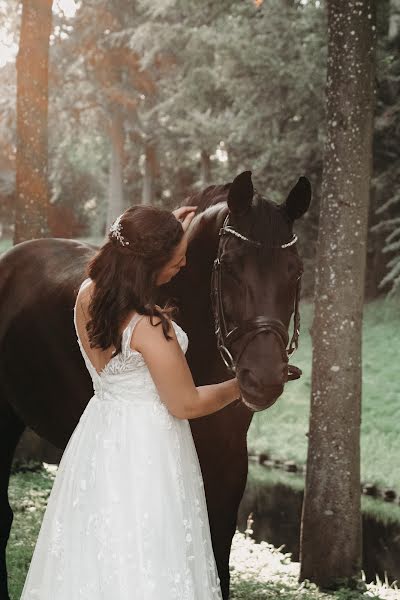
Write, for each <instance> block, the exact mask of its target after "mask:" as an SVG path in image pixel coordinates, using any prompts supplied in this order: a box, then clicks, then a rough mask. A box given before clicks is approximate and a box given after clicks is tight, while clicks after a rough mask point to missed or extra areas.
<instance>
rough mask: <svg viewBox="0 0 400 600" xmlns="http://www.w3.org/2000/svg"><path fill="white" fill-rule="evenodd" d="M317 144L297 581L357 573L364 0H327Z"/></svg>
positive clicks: (368, 12) (370, 15) (369, 84)
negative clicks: (322, 132)
mask: <svg viewBox="0 0 400 600" xmlns="http://www.w3.org/2000/svg"><path fill="white" fill-rule="evenodd" d="M327 8H328V27H329V34H328V74H327V120H328V124H327V140H326V146H325V164H324V174H323V186H322V201H321V216H320V225H319V239H318V254H317V278H316V285H315V317H314V323H313V327H312V340H313V365H312V393H311V416H310V428H309V448H308V459H307V476H306V490H305V499H304V505H303V516H302V531H301V574H300V579H301V580H304V579H306V578H307V579H310V580H311V581H313V582H315V583H317V584H318V585H320V586H323V587H336V586H337V585H338V584H339V583H347V584H351V581H352V579H356V578H357V577H358V576H359V574H360V567H361V516H360V410H361V326H362V314H363V299H364V298H363V295H364V280H365V263H366V239H367V225H368V223H367V221H368V206H369V193H370V176H371V166H372V165H371V163H372V130H373V94H374V92H373V81H374V51H375V34H374V32H375V25H374V22H375V13H374V6H373V0H364V1H363V2H359V1H356V0H349V2H342V0H328V2H327Z"/></svg>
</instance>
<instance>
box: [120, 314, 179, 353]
mask: <svg viewBox="0 0 400 600" xmlns="http://www.w3.org/2000/svg"><path fill="white" fill-rule="evenodd" d="M167 320H168V321H169V325H170V327H169V331H168V335H169V336H170V337H172V340H167V339H166V338H165V335H164V332H163V328H162V324H161V318H160V317H158V316H156V315H155V316H153V317H150V316H149V315H143V317H141V319H140V320H139V321H138V323H137V324H136V326H135V328H134V330H133V333H132V337H131V342H130V347H131V349H132V350H138V351H139V352H142V351H145V350H146V349H151V348H152V347H153V348H154V346H156V345H157V346H158V347H159V346H160V345H164V344H172V343H173V340H175V342H176V343H178V340H177V337H176V332H175V328H174V326H173V324H172V321H171V319H169V318H168V317H167ZM151 321H152V322H153V324H152V323H151Z"/></svg>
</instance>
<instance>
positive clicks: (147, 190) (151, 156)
mask: <svg viewBox="0 0 400 600" xmlns="http://www.w3.org/2000/svg"><path fill="white" fill-rule="evenodd" d="M156 177H157V153H156V149H155V146H154V144H152V143H150V142H149V143H147V144H146V148H145V160H144V176H143V190H142V204H154V196H155V194H154V190H155V183H156Z"/></svg>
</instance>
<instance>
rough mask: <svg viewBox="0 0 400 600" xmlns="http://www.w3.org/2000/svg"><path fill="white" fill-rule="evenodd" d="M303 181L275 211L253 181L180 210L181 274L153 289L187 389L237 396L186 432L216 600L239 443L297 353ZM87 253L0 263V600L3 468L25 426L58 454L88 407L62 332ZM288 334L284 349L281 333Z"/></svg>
mask: <svg viewBox="0 0 400 600" xmlns="http://www.w3.org/2000/svg"><path fill="white" fill-rule="evenodd" d="M310 200H311V186H310V182H309V181H308V179H307V178H305V177H300V179H299V180H298V182H297V183H296V185H295V186H294V187H293V188H292V190H291V191H290V193H289V195H288V196H287V198H286V200H285V201H284V202H283V203H282V204H275V203H273V202H271V201H269V200H267V199H266V198H265V197H263V196H262V195H261V194H259V193H258V192H256V191H255V190H254V188H253V183H252V179H251V171H245V172H243V173H240V174H239V175H238V176H237V177H235V179H234V180H233V181H232V182H230V183H227V184H224V185H213V186H209V187H207V188H206V189H205V190H203V191H202V192H198V193H196V194H195V195H192V196H190V197H189V198H187V199H186V201H185V204H190V205H192V206H196V207H197V208H196V214H195V216H194V218H193V219H192V222H191V223H190V227H189V229H188V231H187V235H188V248H187V262H186V267H185V268H183V269H181V271H180V272H179V273H178V274H177V275H176V276H175V277H174V278H173V279H172V280H171V281H170V282H168V283H167V284H164V285H163V286H160V288H159V292H158V293H159V297H158V300H157V302H158V303H159V304H162V302H163V301H165V300H166V299H168V298H173V299H174V301H175V304H176V306H177V308H178V317H177V318H176V320H177V322H178V324H179V325H181V327H183V329H184V330H185V331H186V332H187V333H188V337H189V347H188V350H187V354H186V357H187V360H188V364H189V367H190V369H191V372H192V374H193V379H194V382H195V384H196V385H197V386H199V385H205V384H210V383H218V382H222V381H225V380H227V379H229V378H231V377H233V376H236V377H237V378H238V381H239V384H240V390H241V398H240V399H239V400H237V401H235V402H234V403H232V404H230V405H228V406H226V407H225V408H223V409H221V410H219V411H217V412H215V413H213V414H210V415H207V416H204V417H199V418H195V419H191V420H190V427H191V431H192V435H193V439H194V442H195V446H196V450H197V453H198V457H199V461H200V466H201V471H202V475H203V480H204V488H205V494H206V500H207V509H208V516H209V522H210V530H211V538H212V545H213V550H214V556H215V560H216V564H217V569H218V574H219V578H220V582H221V590H222V595H223V598H224V600H227V599H228V598H229V579H230V577H229V554H230V548H231V543H232V538H233V535H234V533H235V530H236V521H237V511H238V507H239V503H240V501H241V498H242V496H243V493H244V489H245V485H246V479H247V469H248V455H247V445H246V434H247V430H248V428H249V425H250V423H251V420H252V416H253V414H254V412H256V411H260V410H265V409H266V408H268V407H269V406H271V405H272V404H273V403H274V402H276V400H277V399H278V398H279V396H280V395H281V394H282V391H283V389H284V385H285V383H286V382H287V381H288V380H289V379H294V378H297V377H298V376H299V374H300V373H299V370H296V368H295V367H292V366H291V365H289V363H288V358H289V354H290V353H291V351H292V350H293V349H294V348H295V347H296V346H297V342H298V333H299V317H298V301H299V289H300V280H301V274H302V261H301V259H300V257H299V254H298V251H297V247H296V240H297V238H296V236H295V235H294V234H293V224H294V221H295V220H296V219H299V218H300V217H302V216H303V215H304V213H305V212H306V211H307V210H308V207H309V204H310ZM96 250H97V248H96V246H94V245H90V244H85V243H81V242H79V241H75V240H65V239H61V238H44V239H37V240H31V241H27V242H23V243H20V244H18V245H16V246H14V247H13V248H11V249H10V250H9V251H8V252H6V253H5V254H3V256H2V257H1V258H0V457H1V460H0V465H1V469H0V599H1V600H9V595H8V585H7V568H6V559H5V553H6V545H7V541H8V538H9V533H10V529H11V525H12V521H13V513H12V509H11V507H10V504H9V501H8V485H9V477H10V469H11V465H12V459H13V455H14V452H15V448H16V445H17V443H18V440H19V438H20V436H21V434H22V433H23V431H24V429H25V428H26V427H27V426H29V427H30V428H32V429H33V430H34V431H35V432H36V433H37V434H38V435H39V436H41V437H42V438H44V439H45V440H48V441H49V442H51V443H52V444H54V445H55V446H56V447H57V448H60V449H61V450H64V449H65V447H66V445H67V442H68V440H69V438H70V436H71V434H72V432H73V430H74V428H75V427H76V425H77V423H78V421H79V418H80V416H81V414H82V412H83V410H84V409H85V406H86V405H87V403H88V401H89V399H90V398H91V396H92V395H93V388H92V382H91V379H90V376H89V373H88V371H87V369H86V367H85V365H84V361H83V358H82V355H81V353H80V349H79V347H78V343H77V335H76V331H75V329H74V324H73V306H74V303H75V298H76V294H77V290H78V288H79V285H80V283H81V282H82V280H83V279H84V277H85V275H86V266H87V263H88V261H89V259H90V258H91V257H92V256H93V255H94V254H95V252H96ZM293 313H294V327H295V331H294V334H293V336H292V340H291V343H290V345H289V348H287V344H288V341H289V334H288V330H289V324H290V321H291V317H292V314H293Z"/></svg>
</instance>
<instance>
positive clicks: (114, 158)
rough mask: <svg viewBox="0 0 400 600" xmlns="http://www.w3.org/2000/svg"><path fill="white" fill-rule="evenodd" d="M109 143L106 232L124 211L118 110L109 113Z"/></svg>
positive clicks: (121, 141)
mask: <svg viewBox="0 0 400 600" xmlns="http://www.w3.org/2000/svg"><path fill="white" fill-rule="evenodd" d="M110 141H111V153H110V172H109V180H108V211H107V231H108V230H109V228H110V226H111V225H112V223H113V222H114V221H115V219H116V218H117V217H118V216H119V215H120V214H121V213H122V212H124V210H125V204H124V183H123V177H124V176H123V165H124V122H123V118H122V116H121V114H120V112H119V111H118V109H115V110H114V111H112V113H111V126H110Z"/></svg>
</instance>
